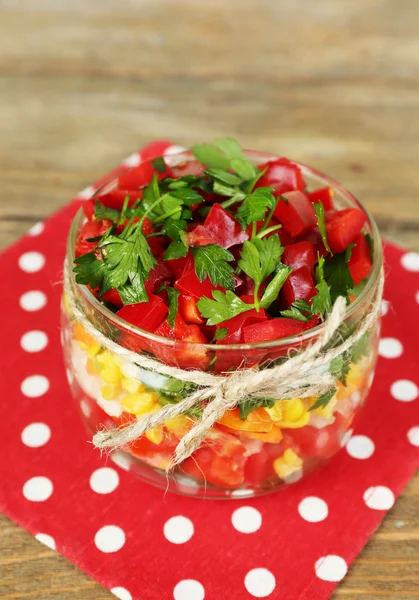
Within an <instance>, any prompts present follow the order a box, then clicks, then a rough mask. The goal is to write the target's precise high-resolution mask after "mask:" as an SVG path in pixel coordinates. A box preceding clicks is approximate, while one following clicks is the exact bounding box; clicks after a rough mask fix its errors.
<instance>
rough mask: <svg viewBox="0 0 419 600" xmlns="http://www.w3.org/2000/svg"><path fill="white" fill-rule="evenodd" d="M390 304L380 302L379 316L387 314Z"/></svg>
mask: <svg viewBox="0 0 419 600" xmlns="http://www.w3.org/2000/svg"><path fill="white" fill-rule="evenodd" d="M389 306H390V302H389V301H388V300H384V299H383V300H381V314H382V315H383V316H384V315H386V314H387V313H388V309H389Z"/></svg>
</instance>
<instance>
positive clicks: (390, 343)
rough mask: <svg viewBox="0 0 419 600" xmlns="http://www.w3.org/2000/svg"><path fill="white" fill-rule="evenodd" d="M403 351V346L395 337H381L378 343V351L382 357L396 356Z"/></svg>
mask: <svg viewBox="0 0 419 600" xmlns="http://www.w3.org/2000/svg"><path fill="white" fill-rule="evenodd" d="M402 352H403V346H402V344H401V342H399V340H396V338H391V337H386V338H381V340H380V342H379V345H378V353H379V355H380V356H383V357H384V358H398V357H399V356H401V354H402Z"/></svg>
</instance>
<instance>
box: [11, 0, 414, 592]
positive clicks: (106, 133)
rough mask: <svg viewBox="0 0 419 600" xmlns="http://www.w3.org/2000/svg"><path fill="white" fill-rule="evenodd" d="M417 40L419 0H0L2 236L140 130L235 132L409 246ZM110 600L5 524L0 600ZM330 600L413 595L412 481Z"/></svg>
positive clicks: (181, 139)
mask: <svg viewBox="0 0 419 600" xmlns="http://www.w3.org/2000/svg"><path fill="white" fill-rule="evenodd" d="M418 34H419V4H418V2H417V0H398V2H395V1H394V0H316V1H312V0H293V1H292V2H281V1H279V0H259V1H258V0H240V1H238V0H236V1H235V0H230V2H228V1H226V0H211V1H210V2H204V1H203V0H160V1H159V0H130V1H125V2H124V1H121V0H100V1H99V0H90V2H89V0H0V246H1V247H5V246H6V245H7V244H9V243H11V242H13V241H14V240H16V239H17V238H18V237H19V236H20V235H22V234H23V233H24V232H25V231H26V230H27V229H28V228H29V227H30V226H31V225H32V224H33V223H35V222H36V221H38V220H40V219H43V218H45V217H47V216H48V215H49V214H50V213H51V212H52V211H53V210H55V209H56V208H58V207H60V206H62V205H63V204H65V203H66V202H67V201H68V200H69V199H70V198H71V197H72V196H73V195H74V194H75V193H76V192H77V191H78V190H79V189H82V188H83V187H85V186H86V185H88V184H89V183H90V182H92V181H93V180H95V179H96V178H97V177H98V176H100V175H101V174H103V173H105V172H107V171H108V170H109V169H111V168H112V167H113V166H114V165H116V164H117V163H118V162H119V161H120V160H121V159H122V158H123V157H125V156H126V155H127V154H129V153H130V152H132V151H134V150H135V149H137V148H138V147H140V146H141V145H143V144H144V143H146V142H147V141H148V140H150V139H154V138H156V137H164V138H169V139H172V140H174V141H175V142H176V143H179V144H182V145H185V146H188V145H190V144H191V143H195V142H197V141H199V140H211V139H212V138H213V137H214V136H216V135H225V134H229V135H233V136H235V137H237V138H238V140H239V141H240V142H241V143H242V144H243V145H244V146H245V147H248V148H257V149H261V150H267V151H272V152H278V153H281V154H285V155H288V156H290V157H293V158H296V159H299V160H301V161H302V162H305V163H307V164H310V165H312V166H314V167H317V168H318V169H320V170H322V171H325V172H327V173H329V174H330V175H332V176H333V177H335V178H336V179H338V180H340V181H342V182H343V183H344V184H345V185H346V186H347V187H349V189H351V190H352V191H353V192H354V193H355V194H356V195H357V196H358V197H359V198H360V199H361V200H362V201H364V202H365V204H366V205H367V207H368V208H369V209H370V210H371V211H372V213H373V215H374V216H375V218H376V219H377V222H378V224H379V226H380V228H381V230H382V232H383V234H384V235H385V236H386V237H387V238H390V239H392V240H395V241H396V242H399V243H400V244H403V245H404V246H406V247H408V248H410V249H413V250H419V199H418V195H419V176H418V175H419V173H418V171H419V170H418V159H419V112H418V108H419V35H418ZM110 597H111V596H110V594H109V593H108V592H106V591H104V590H103V589H102V588H101V587H100V586H99V585H98V584H97V583H95V582H94V581H93V580H91V579H90V578H89V577H87V576H86V575H84V574H82V573H81V572H80V571H79V570H78V569H77V568H76V567H74V566H73V565H72V564H70V563H69V562H67V561H66V560H65V559H64V558H62V557H61V556H59V555H57V554H55V553H53V552H52V551H50V550H48V549H47V548H45V547H44V546H42V545H41V544H39V543H38V542H36V541H35V540H34V539H32V538H31V537H30V536H29V535H28V534H27V533H25V532H24V531H23V530H22V529H20V528H18V527H17V526H16V525H14V524H12V523H11V522H10V521H8V520H7V519H6V518H4V517H3V518H0V598H2V599H9V598H19V599H24V598H37V599H40V600H44V599H45V600H54V599H56V600H58V599H59V600H70V599H76V598H77V600H92V599H94V600H102V599H103V600H105V599H106V598H110ZM334 597H335V598H339V599H340V600H352V599H356V598H361V597H362V598H365V599H374V600H376V599H383V600H384V599H388V598H391V599H392V600H401V599H406V598H419V478H418V476H417V477H416V479H414V480H413V481H412V482H411V483H410V485H409V486H408V487H407V489H406V491H405V492H404V493H403V495H402V497H401V498H400V499H399V501H398V502H397V505H396V506H395V508H394V509H393V510H392V511H391V512H390V514H389V515H388V516H387V518H386V520H385V522H384V524H383V525H382V527H381V528H380V529H379V531H378V532H377V533H376V534H375V536H374V537H373V539H372V540H371V541H370V542H369V543H368V544H367V546H366V548H365V549H364V551H363V552H362V553H361V555H360V556H359V558H358V559H357V560H356V562H355V564H354V566H353V567H352V568H351V570H350V573H349V575H348V577H347V578H346V579H345V581H344V582H343V583H342V584H341V585H340V586H339V587H338V589H337V591H336V593H335V596H334ZM144 600H147V599H146V598H144ZM162 600H163V599H162ZM237 600H239V599H237ZM289 600H294V599H289Z"/></svg>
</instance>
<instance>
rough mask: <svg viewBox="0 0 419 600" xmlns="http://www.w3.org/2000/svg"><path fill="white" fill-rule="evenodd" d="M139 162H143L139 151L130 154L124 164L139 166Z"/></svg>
mask: <svg viewBox="0 0 419 600" xmlns="http://www.w3.org/2000/svg"><path fill="white" fill-rule="evenodd" d="M139 164H141V156H140V155H139V154H138V152H134V154H130V155H129V156H127V158H126V159H125V160H124V165H126V166H127V167H138V165H139Z"/></svg>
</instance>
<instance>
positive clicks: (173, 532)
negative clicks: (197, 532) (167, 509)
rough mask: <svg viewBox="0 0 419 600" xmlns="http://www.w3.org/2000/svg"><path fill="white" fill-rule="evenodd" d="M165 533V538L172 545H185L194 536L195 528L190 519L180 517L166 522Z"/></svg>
mask: <svg viewBox="0 0 419 600" xmlns="http://www.w3.org/2000/svg"><path fill="white" fill-rule="evenodd" d="M163 533H164V537H165V538H166V539H167V540H168V541H169V542H172V544H184V543H185V542H188V541H189V540H190V539H191V537H192V536H193V534H194V526H193V523H192V521H191V520H190V519H187V518H186V517H182V516H180V515H179V516H177V517H172V518H171V519H169V520H168V521H166V523H165V524H164V527H163Z"/></svg>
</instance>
